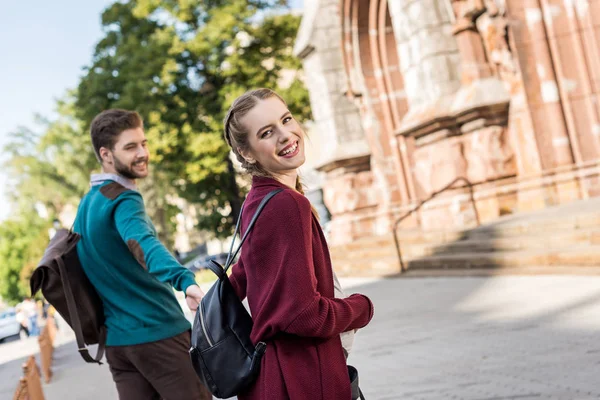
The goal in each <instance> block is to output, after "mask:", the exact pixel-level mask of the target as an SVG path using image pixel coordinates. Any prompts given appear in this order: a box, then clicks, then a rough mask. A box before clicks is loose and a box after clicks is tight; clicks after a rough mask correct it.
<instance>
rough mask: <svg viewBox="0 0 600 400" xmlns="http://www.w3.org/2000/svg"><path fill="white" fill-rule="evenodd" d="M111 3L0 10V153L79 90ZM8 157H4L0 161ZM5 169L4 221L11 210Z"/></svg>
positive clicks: (0, 199)
mask: <svg viewBox="0 0 600 400" xmlns="http://www.w3.org/2000/svg"><path fill="white" fill-rule="evenodd" d="M110 3H112V1H110V0H85V1H82V0H55V1H47V0H22V1H7V2H3V4H2V12H0V149H2V148H3V147H4V145H5V144H6V142H7V140H8V136H9V134H10V133H11V132H14V131H15V130H16V128H17V127H19V126H28V127H32V128H35V124H34V115H35V114H36V113H39V114H41V115H43V116H46V117H52V116H53V115H54V108H55V107H54V106H55V100H56V99H57V98H60V97H62V96H63V95H64V94H65V93H66V91H67V90H68V89H73V88H75V87H76V86H77V82H78V79H79V77H80V76H81V74H82V67H83V66H85V65H86V64H88V63H89V62H90V61H91V56H92V53H93V49H94V46H95V44H96V42H97V41H98V40H99V39H100V38H101V34H102V31H101V26H100V22H101V21H100V15H101V12H102V10H103V9H104V8H105V7H106V6H108V5H109V4H110ZM4 157H5V154H1V153H0V160H3V159H4ZM6 180H7V176H6V175H5V174H4V172H3V171H1V170H0V220H2V219H4V218H6V217H7V216H8V215H9V213H10V210H9V208H8V205H7V204H8V203H7V201H6V193H5V189H4V188H5V186H6Z"/></svg>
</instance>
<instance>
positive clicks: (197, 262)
mask: <svg viewBox="0 0 600 400" xmlns="http://www.w3.org/2000/svg"><path fill="white" fill-rule="evenodd" d="M210 260H215V261H216V262H218V263H219V264H221V265H222V266H225V263H226V262H227V253H219V254H213V255H210V256H209V255H206V254H201V255H199V256H197V257H195V258H193V259H191V260H190V261H188V262H187V263H185V265H184V267H186V268H187V269H189V270H190V271H198V270H201V269H208V263H209V262H210Z"/></svg>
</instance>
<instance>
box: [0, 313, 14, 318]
mask: <svg viewBox="0 0 600 400" xmlns="http://www.w3.org/2000/svg"><path fill="white" fill-rule="evenodd" d="M14 316H15V312H14V311H5V312H3V313H1V314H0V319H4V318H11V317H14Z"/></svg>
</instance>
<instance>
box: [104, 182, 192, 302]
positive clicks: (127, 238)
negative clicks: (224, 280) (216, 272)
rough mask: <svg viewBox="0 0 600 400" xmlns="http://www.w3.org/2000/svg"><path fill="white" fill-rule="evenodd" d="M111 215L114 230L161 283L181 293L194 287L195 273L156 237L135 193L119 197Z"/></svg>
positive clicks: (141, 202)
mask: <svg viewBox="0 0 600 400" xmlns="http://www.w3.org/2000/svg"><path fill="white" fill-rule="evenodd" d="M114 215H115V225H116V227H117V231H118V232H119V234H120V235H121V238H123V241H124V242H125V243H126V244H127V247H128V248H129V250H130V251H131V253H132V254H133V256H134V257H135V259H136V260H137V261H138V263H139V264H140V265H141V266H142V267H144V268H145V269H146V270H148V272H150V273H151V274H152V275H154V276H155V277H156V278H157V279H158V280H160V281H161V282H166V283H169V284H171V285H172V286H173V287H174V288H175V289H177V290H180V291H183V292H185V290H186V289H187V288H188V287H189V286H191V285H195V284H196V280H195V277H194V274H193V273H192V272H191V271H190V270H188V269H187V268H184V267H183V266H182V265H181V264H179V262H177V260H176V259H175V257H173V256H172V255H171V253H169V251H168V250H167V249H166V248H165V246H163V244H162V243H161V242H160V241H159V240H158V238H157V237H156V234H155V231H154V229H152V226H151V225H150V221H149V220H148V216H147V215H146V209H145V207H144V200H143V199H142V196H141V195H140V194H139V193H138V192H135V191H127V192H125V193H123V194H122V195H120V196H119V197H118V199H117V205H116V207H115V211H114Z"/></svg>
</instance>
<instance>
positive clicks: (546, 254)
mask: <svg viewBox="0 0 600 400" xmlns="http://www.w3.org/2000/svg"><path fill="white" fill-rule="evenodd" d="M406 265H407V266H408V269H430V268H436V269H445V268H448V269H454V268H457V269H463V268H508V267H515V268H518V267H527V266H531V265H538V266H553V265H556V266H557V265H562V266H599V265H600V246H590V245H579V246H570V247H566V248H556V249H536V250H523V251H511V252H509V251H505V252H488V253H460V254H443V255H435V256H429V257H422V258H417V259H413V260H409V261H407V263H406Z"/></svg>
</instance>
